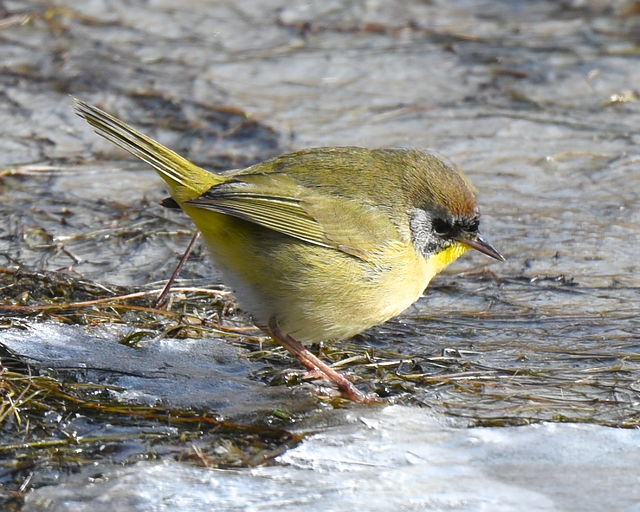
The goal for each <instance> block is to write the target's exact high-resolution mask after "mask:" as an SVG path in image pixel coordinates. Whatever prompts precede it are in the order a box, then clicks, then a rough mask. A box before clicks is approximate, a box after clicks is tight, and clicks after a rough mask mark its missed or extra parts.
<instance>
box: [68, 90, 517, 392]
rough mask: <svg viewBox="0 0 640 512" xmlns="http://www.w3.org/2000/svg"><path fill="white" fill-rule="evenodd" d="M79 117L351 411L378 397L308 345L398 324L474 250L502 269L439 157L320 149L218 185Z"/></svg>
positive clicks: (139, 140)
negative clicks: (160, 188)
mask: <svg viewBox="0 0 640 512" xmlns="http://www.w3.org/2000/svg"><path fill="white" fill-rule="evenodd" d="M75 111H76V113H77V114H78V115H79V116H80V117H82V118H84V119H85V120H86V121H87V122H88V123H89V124H90V125H91V126H92V127H93V129H94V130H95V131H96V133H98V134H99V135H101V136H102V137H104V138H105V139H107V140H109V141H111V142H113V143H115V144H116V145H117V146H119V147H121V148H122V149H124V150H126V151H128V152H129V153H131V154H132V155H134V156H136V157H137V158H139V159H141V160H143V161H144V162H146V163H147V164H148V165H150V166H151V167H152V168H153V169H154V170H155V171H156V172H157V173H158V174H159V175H160V177H161V178H162V179H163V180H164V181H165V183H166V185H167V187H168V189H169V193H170V195H171V198H170V199H169V200H168V201H167V202H165V205H168V206H174V207H179V208H181V209H182V210H183V211H184V212H185V213H186V214H187V215H189V217H191V219H192V220H193V222H194V223H195V225H196V227H197V229H198V230H199V231H200V233H201V234H202V237H203V239H204V241H205V243H206V245H207V248H208V250H209V254H210V256H211V258H212V260H213V262H214V264H215V266H216V268H218V269H219V271H220V272H221V274H222V278H223V282H224V283H225V284H226V285H228V286H229V287H230V288H231V289H232V290H233V291H234V293H235V295H236V297H237V299H238V302H239V304H240V305H241V307H242V308H243V309H244V310H246V311H247V312H249V313H250V315H251V317H252V319H253V322H254V323H255V325H256V326H257V327H258V328H260V329H261V330H263V331H264V332H265V333H266V334H268V335H269V336H271V337H272V338H273V339H274V340H275V341H276V342H278V343H280V344H281V345H282V346H284V347H285V348H286V349H287V350H289V351H290V352H291V353H292V354H293V355H294V356H295V357H297V358H298V360H299V361H300V362H301V363H302V364H303V365H304V366H305V367H306V368H307V369H308V370H310V371H312V372H314V373H316V374H320V375H321V376H322V377H324V378H326V379H327V380H329V381H331V382H333V383H335V385H336V386H337V388H338V389H339V390H340V392H341V393H342V395H343V396H344V397H345V398H347V399H350V400H353V401H355V402H366V401H369V400H370V398H371V397H370V395H366V394H365V393H363V392H361V391H360V390H359V389H358V388H357V387H356V386H355V385H354V384H353V383H352V382H351V381H350V380H349V379H348V378H347V377H345V376H344V375H343V374H341V373H339V372H337V371H336V370H334V369H333V368H331V367H330V366H329V365H328V364H326V363H325V362H324V361H322V360H321V359H320V358H319V357H317V356H315V355H314V354H313V353H312V352H311V351H310V350H309V349H308V348H307V347H308V345H309V344H313V343H317V342H325V341H334V340H335V341H341V340H345V339H348V338H350V337H352V336H354V335H356V334H359V333H361V332H363V331H364V330H366V329H368V328H370V327H373V326H375V325H378V324H381V323H383V322H386V321H387V320H389V319H391V318H393V317H395V316H397V315H398V314H400V313H401V312H402V311H404V310H405V309H406V308H408V307H409V306H410V305H411V304H413V303H414V302H415V301H416V300H418V298H419V297H420V296H421V295H422V294H423V292H424V291H425V289H426V288H427V286H428V284H429V282H430V281H431V279H432V278H433V277H434V276H435V275H436V274H438V273H439V272H441V271H442V270H443V269H444V268H445V267H446V266H447V265H449V264H450V263H451V262H453V261H454V260H456V259H457V258H458V257H460V256H461V255H462V254H464V253H465V252H467V251H468V250H469V249H475V250H477V251H479V252H481V253H484V254H485V255H487V256H489V257H491V258H493V259H495V260H499V261H504V257H503V256H502V255H501V254H500V253H499V252H498V251H497V250H496V249H495V248H494V247H493V246H492V245H491V244H489V243H488V242H487V241H485V240H484V239H483V238H482V237H481V236H480V234H479V226H480V213H479V209H478V205H477V198H476V197H477V192H476V189H475V187H474V186H473V184H472V183H471V182H470V180H469V179H468V178H467V177H466V176H465V174H464V173H463V172H462V171H461V170H460V169H458V168H457V167H455V166H454V165H452V164H450V163H448V162H445V161H444V159H442V158H440V157H438V156H436V155H435V154H433V153H431V152H426V151H422V150H418V149H407V148H383V149H368V148H363V147H356V146H338V147H317V148H309V149H302V150H298V151H294V152H291V153H288V154H283V155H280V156H277V157H275V158H272V159H269V160H266V161H264V162H262V163H258V164H255V165H251V166H249V167H247V168H244V169H235V170H230V171H225V172H222V173H214V172H211V171H208V170H206V169H204V168H202V167H200V166H198V165H195V164H194V163H192V162H190V161H189V160H187V159H186V158H184V157H182V156H180V155H178V154H177V153H175V152H174V151H172V150H170V149H168V148H167V147H165V146H163V145H162V144H160V143H159V142H156V141H155V140H153V139H152V138H150V137H148V136H146V135H144V134H142V133H141V132H139V131H138V130H136V129H134V128H132V127H131V126H129V125H128V124H126V123H125V122H123V121H121V120H120V119H118V118H116V117H115V116H113V115H111V114H109V113H107V112H105V111H103V110H101V109H100V108H98V107H96V106H93V105H90V104H89V103H86V102H84V101H82V100H79V99H75ZM132 186H133V185H132Z"/></svg>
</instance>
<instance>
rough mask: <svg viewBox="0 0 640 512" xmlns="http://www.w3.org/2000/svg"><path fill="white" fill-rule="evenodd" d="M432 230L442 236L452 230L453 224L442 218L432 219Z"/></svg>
mask: <svg viewBox="0 0 640 512" xmlns="http://www.w3.org/2000/svg"><path fill="white" fill-rule="evenodd" d="M433 230H434V231H435V232H436V234H437V235H440V236H444V235H448V234H449V233H451V231H452V230H453V226H452V225H451V224H450V223H449V222H447V221H446V220H444V219H434V220H433Z"/></svg>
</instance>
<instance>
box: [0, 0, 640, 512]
mask: <svg viewBox="0 0 640 512" xmlns="http://www.w3.org/2000/svg"><path fill="white" fill-rule="evenodd" d="M76 4H77V2H57V3H55V6H53V5H52V4H51V2H21V1H14V2H9V1H5V2H0V14H1V15H2V18H1V19H0V49H1V50H2V60H1V62H0V69H1V72H0V81H1V83H2V90H1V91H0V95H1V97H2V101H1V102H0V119H2V121H3V122H2V123H0V133H1V134H2V136H1V137H0V155H2V156H1V157H0V213H1V215H2V218H5V219H7V220H6V221H5V222H4V223H1V224H0V267H2V268H0V271H1V272H0V290H2V302H4V303H6V304H12V305H14V306H21V307H22V309H20V308H14V309H13V310H5V311H3V312H2V314H3V317H2V319H1V320H0V321H1V324H0V327H2V329H1V330H0V350H1V351H2V352H0V357H1V358H2V359H1V360H2V364H3V367H4V373H3V375H2V378H3V380H2V381H1V383H2V387H0V390H1V392H2V393H3V403H2V408H1V409H0V426H1V428H2V437H3V444H2V445H1V446H0V460H1V461H2V469H0V483H1V484H2V485H3V487H4V488H3V490H2V496H0V499H1V500H3V501H2V503H3V506H5V508H9V509H13V510H20V509H23V510H66V509H68V507H69V506H71V504H73V505H74V506H75V507H77V506H79V505H78V504H79V503H80V502H81V501H84V502H86V503H88V504H89V505H87V506H90V507H91V509H92V510H93V511H96V510H103V509H104V510H107V509H109V510H112V509H113V508H114V507H117V508H118V509H119V510H144V509H150V508H154V507H155V508H157V509H161V510H177V509H181V510H205V509H207V508H206V507H207V506H209V507H210V506H211V504H212V503H217V504H218V505H219V507H221V508H219V509H220V510H272V509H273V508H275V507H276V506H277V507H279V508H283V509H284V510H295V507H296V506H298V505H299V504H300V503H310V504H311V505H312V506H313V507H314V508H313V509H314V510H330V508H327V507H328V505H327V501H326V500H327V499H328V497H330V496H333V497H335V496H341V497H342V498H341V499H343V502H341V503H342V504H343V505H345V506H346V505H349V506H352V507H353V506H357V505H362V504H363V503H370V501H369V500H370V497H371V495H379V496H380V498H379V499H380V507H381V508H380V510H388V509H390V508H402V507H404V509H406V510H443V509H447V510H478V509H479V508H482V507H485V508H489V509H491V510H514V509H517V508H522V507H519V505H523V504H527V508H528V509H530V510H589V509H592V510H599V509H602V508H603V507H604V506H607V507H608V508H615V509H616V510H633V509H634V504H635V503H637V501H638V496H637V494H634V493H635V490H634V489H635V487H637V476H636V474H635V473H634V471H633V469H632V468H633V465H632V461H633V460H634V458H635V460H637V457H638V455H640V453H639V452H640V449H638V446H639V441H640V435H639V434H638V431H637V427H638V424H639V422H640V412H639V411H640V334H639V332H640V330H639V328H640V321H639V320H638V314H639V313H640V307H639V299H640V292H639V290H640V288H639V287H640V278H639V277H638V276H639V275H640V272H639V268H638V267H639V266H638V259H637V256H636V253H637V248H638V244H639V242H640V240H639V239H638V238H639V230H640V228H638V225H639V224H640V214H639V213H638V208H637V204H638V200H639V199H640V173H639V172H638V161H639V160H640V153H639V152H638V149H637V148H638V135H637V129H636V126H637V124H638V123H637V122H636V121H637V119H638V116H639V115H640V105H639V103H638V94H640V93H638V91H637V89H636V88H637V84H638V83H639V80H640V66H639V65H638V64H639V59H640V51H639V49H638V48H639V46H638V45H639V43H640V9H639V8H638V5H637V4H636V3H635V2H631V1H628V2H622V1H620V2H599V1H596V0H593V1H587V2H564V3H561V4H560V3H557V2H543V1H539V2H524V1H523V2H497V1H480V2H471V1H468V2H464V1H458V2H445V1H432V2H419V1H410V2H364V1H362V2H344V1H335V2H311V3H309V2H304V3H303V2H293V3H292V5H291V4H289V3H285V2H282V1H281V0H272V1H268V2H215V3H214V2H206V1H190V2H182V3H180V4H179V5H178V6H176V4H175V2H163V1H156V2H145V3H143V2H122V1H120V0H114V1H91V2H85V3H83V4H82V6H78V5H76ZM70 95H72V96H77V97H80V98H82V99H84V100H86V101H89V102H91V103H94V104H97V105H99V106H101V107H102V108H104V109H106V110H109V111H111V112H113V113H115V114H116V115H118V116H119V117H122V118H123V119H126V120H127V121H129V122H131V123H132V124H134V125H135V126H137V127H138V128H140V129H141V130H143V131H144V132H146V133H148V134H149V135H151V136H153V137H155V138H157V139H159V140H160V141H161V142H163V143H164V144H166V145H168V146H170V147H172V148H173V149H176V150H178V151H179V152H181V153H182V154H184V155H186V156H188V157H189V158H191V159H193V160H194V161H195V162H197V163H199V164H201V165H203V166H205V167H208V168H210V169H213V170H217V169H224V168H233V167H239V166H244V165H248V164H250V163H253V162H255V161H259V160H262V159H265V158H268V157H269V156H272V155H274V154H278V153H281V152H284V151H288V150H293V149H298V148H303V147H308V146H320V145H347V144H356V145H365V146H372V147H379V146H410V147H418V148H432V149H434V150H436V151H437V152H438V153H440V154H442V155H445V156H446V157H447V158H449V159H450V160H452V161H454V162H455V163H456V164H458V165H459V166H460V167H462V168H463V169H464V170H465V171H466V172H467V174H468V175H469V176H470V177H471V179H472V181H473V182H474V183H475V184H476V185H477V187H478V189H479V190H480V204H481V208H482V212H483V220H482V231H483V233H484V234H485V235H486V237H487V238H488V239H489V240H490V241H491V242H492V243H493V244H494V245H495V246H496V247H497V248H499V249H500V250H501V252H503V254H504V255H505V256H506V257H507V262H506V263H503V264H493V263H492V262H491V261H489V260H487V259H483V257H482V256H480V255H477V256H476V255H472V256H465V257H464V258H463V259H462V260H461V261H459V262H457V263H456V264H455V265H453V266H452V267H451V268H450V270H448V271H447V272H446V273H444V274H443V275H441V276H439V277H438V278H436V280H434V282H433V285H432V286H431V287H430V290H429V292H428V293H427V295H426V296H425V297H424V298H423V299H421V300H420V301H419V302H418V303H417V304H416V305H415V306H413V307H412V308H410V309H409V310H408V311H407V312H405V314H403V315H402V316H401V317H399V318H397V319H395V320H393V321H391V322H389V323H387V324H385V325H383V326H380V327H377V328H375V329H372V330H371V331H369V332H367V333H364V334H363V335H361V336H358V337H357V338H356V339H354V340H349V341H348V342H346V343H341V344H327V345H326V346H325V347H323V348H322V357H324V358H325V359H327V360H329V361H331V362H334V363H336V365H337V366H338V367H339V368H341V369H345V370H346V371H348V372H350V374H351V375H353V377H354V380H356V382H357V384H358V386H359V387H361V388H362V389H363V390H370V391H376V392H378V393H379V394H380V395H382V396H385V397H387V398H388V400H389V401H390V402H396V403H400V404H403V405H402V406H393V407H388V408H385V407H378V406H370V407H355V406H353V405H350V404H346V403H344V402H341V401H339V400H335V399H332V398H330V397H329V396H327V395H325V396H323V395H322V393H320V395H318V393H317V392H318V391H320V392H322V384H321V383H317V382H315V383H308V382H301V381H300V379H299V377H298V376H297V375H296V374H295V372H292V371H291V370H295V369H296V368H297V366H296V365H295V363H294V362H293V361H291V359H290V358H289V357H288V356H287V355H286V354H285V353H283V352H282V351H281V350H280V349H278V348H277V347H275V346H274V345H272V344H270V343H269V342H267V341H265V340H263V339H261V338H259V336H258V333H256V332H255V331H251V330H246V329H245V328H246V327H247V325H248V324H247V318H246V317H245V316H244V314H243V312H242V311H239V310H237V308H236V307H235V305H234V303H233V299H232V297H231V296H229V294H228V293H226V292H225V290H224V288H222V287H220V286H219V285H220V283H219V280H218V275H217V273H216V272H215V271H214V270H213V271H212V270H211V267H210V265H209V264H208V263H207V261H206V257H205V255H204V252H203V250H202V248H200V247H197V248H196V250H195V253H194V254H193V256H192V257H191V259H190V261H189V263H188V264H187V266H186V268H185V270H184V272H183V273H182V274H181V276H182V277H181V279H180V281H179V282H178V286H179V287H180V288H179V290H178V291H177V292H176V293H175V294H173V296H172V297H173V298H172V306H171V309H170V311H169V312H166V313H163V312H160V311H158V310H156V309H154V308H153V297H154V296H155V294H156V293H157V291H158V290H159V289H160V288H161V287H162V284H163V280H164V279H166V278H167V276H168V274H169V273H170V272H171V269H172V268H173V266H174V265H175V263H176V261H177V259H178V257H179V255H180V253H181V251H182V250H183V249H184V247H185V246H186V244H187V243H188V241H189V239H190V236H191V226H190V224H189V222H188V220H187V219H186V218H185V217H183V216H182V215H180V214H179V213H175V212H174V211H169V210H165V209H163V208H161V207H160V206H159V205H158V202H159V201H160V200H161V199H162V198H163V197H164V196H165V192H164V191H163V188H162V184H161V183H160V181H159V180H158V179H157V178H156V176H155V174H154V173H153V172H152V171H150V170H148V169H146V168H145V166H144V165H143V164H139V163H138V162H134V161H132V160H131V159H130V158H128V157H127V156H126V155H124V154H123V153H122V152H120V151H119V150H118V149H117V148H115V147H112V146H111V145H109V144H108V143H107V142H105V141H103V140H101V139H99V138H98V137H97V136H95V134H93V133H92V132H91V130H90V129H88V128H87V127H86V126H85V125H83V122H82V121H81V120H80V119H78V118H77V117H76V116H75V115H74V114H73V110H72V101H71V98H70ZM151 292H153V294H152V293H151ZM129 294H136V295H135V296H134V297H131V298H129V299H126V300H125V299H122V300H119V301H117V302H106V301H107V299H108V298H109V297H113V296H123V295H129ZM79 301H94V302H92V303H91V304H85V305H84V306H75V307H69V306H68V305H69V304H71V303H77V302H79ZM53 303H55V304H57V305H56V307H52V304H53ZM36 305H38V306H43V307H42V308H41V309H33V308H32V309H28V308H27V309H24V307H25V306H29V307H33V306H36ZM221 327H222V328H224V329H221ZM336 407H345V408H347V411H345V412H343V411H341V410H339V409H338V410H336V409H335V408H336ZM223 420H224V421H225V422H226V423H221V422H222V421H223ZM216 421H217V422H218V423H215V422H216ZM540 422H544V423H540ZM549 422H553V423H549ZM529 424H533V425H529ZM421 425H424V430H423V432H422V433H421V434H420V435H418V432H420V431H421V429H420V426H421ZM524 425H529V426H524ZM291 432H292V433H291ZM300 435H301V436H302V437H300ZM407 440H410V441H407ZM294 446H295V447H294ZM265 463H268V466H267V467H264V464H265ZM249 467H251V468H253V469H247V468H249ZM365 467H366V468H367V469H366V471H364V468H365ZM213 468H226V469H215V470H214V469H213ZM309 469H313V470H314V473H313V474H314V479H313V480H312V481H310V480H309V479H308V471H309ZM317 474H320V475H321V478H320V477H317ZM571 475H574V476H575V477H574V476H571ZM316 478H317V479H316ZM363 481H368V482H372V481H378V482H381V484H380V485H381V487H372V486H364V487H362V482H363ZM427 482H431V483H432V485H429V484H427ZM610 489H615V490H616V492H615V493H609V492H608V490H610ZM143 491H144V492H143ZM585 495H588V496H589V498H590V499H588V500H586V499H584V496H585ZM523 506H524V505H523ZM101 507H102V508H101ZM162 507H164V508H162ZM323 507H324V508H323Z"/></svg>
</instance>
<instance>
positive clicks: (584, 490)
mask: <svg viewBox="0 0 640 512" xmlns="http://www.w3.org/2000/svg"><path fill="white" fill-rule="evenodd" d="M331 420H332V421H333V424H332V425H329V426H323V427H322V430H321V432H319V433H317V434H315V435H310V436H309V437H308V438H307V440H306V441H305V442H304V443H302V444H301V445H300V446H298V447H297V448H295V449H293V450H291V451H289V452H288V453H286V454H285V455H283V456H282V457H280V458H279V459H278V464H277V465H275V466H271V467H261V468H256V469H247V470H239V471H238V470H233V471H230V470H215V469H214V470H212V469H205V468H198V467H193V466H188V465H183V464H180V463H177V462H169V461H165V462H161V463H148V462H145V463H138V464H136V465H133V466H128V467H99V468H89V469H86V470H85V471H84V472H83V473H80V474H78V475H75V476H73V477H71V478H70V479H69V480H67V481H66V482H65V483H63V484H61V485H58V486H51V487H44V488H40V489H38V490H36V491H34V492H32V493H30V494H29V495H28V496H27V499H26V506H25V510H51V511H58V510H59V511H62V510H74V511H91V512H100V511H112V510H118V511H134V510H136V511H137V510H180V511H211V510H216V511H240V510H242V511H272V510H279V511H299V510H312V511H333V510H345V511H349V510H368V511H390V510H401V511H420V510H446V511H452V510H453V511H479V510H483V511H485V510H486V511H508V510H558V511H567V510H576V511H578V510H580V511H585V510H616V511H625V510H639V508H640V505H639V504H640V486H639V485H638V484H640V470H639V469H638V461H639V460H640V448H639V446H640V432H638V431H637V430H622V429H613V428H606V427H600V426H596V425H583V424H553V423H543V424H536V425H531V426H526V427H512V428H472V429H464V428H452V427H450V426H446V425H444V424H443V423H442V422H440V421H438V420H437V419H436V418H434V416H433V415H432V414H431V413H430V412H429V411H427V410H423V409H414V408H408V407H400V406H389V407H386V408H383V409H376V408H368V409H364V408H363V409H359V410H352V411H349V412H346V413H335V416H333V417H332V418H331ZM96 475H99V476H98V477H97V478H96V477H95V476H96Z"/></svg>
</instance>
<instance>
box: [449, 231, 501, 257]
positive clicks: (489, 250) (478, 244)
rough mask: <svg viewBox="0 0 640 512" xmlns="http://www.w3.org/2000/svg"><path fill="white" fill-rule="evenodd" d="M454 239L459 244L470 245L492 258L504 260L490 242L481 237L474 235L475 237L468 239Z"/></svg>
mask: <svg viewBox="0 0 640 512" xmlns="http://www.w3.org/2000/svg"><path fill="white" fill-rule="evenodd" d="M456 240H457V241H458V242H460V243H461V244H464V245H466V246H468V247H471V248H472V249H475V250H476V251H480V252H481V253H483V254H486V255H487V256H489V257H490V258H493V259H494V260H498V261H504V256H502V254H500V253H499V252H498V251H496V250H495V249H494V248H493V246H492V245H491V244H490V243H488V242H485V241H484V240H483V239H482V238H480V236H476V237H475V238H470V239H469V238H462V237H460V238H456Z"/></svg>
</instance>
